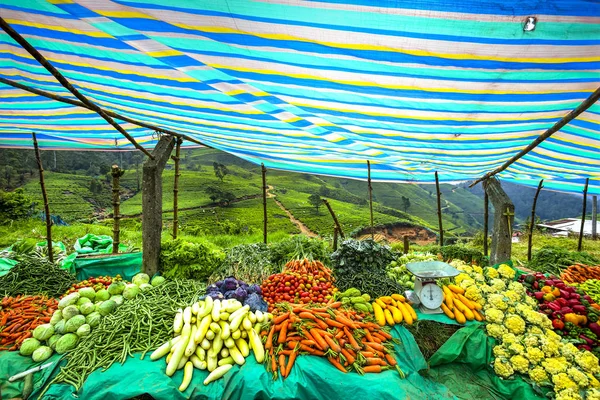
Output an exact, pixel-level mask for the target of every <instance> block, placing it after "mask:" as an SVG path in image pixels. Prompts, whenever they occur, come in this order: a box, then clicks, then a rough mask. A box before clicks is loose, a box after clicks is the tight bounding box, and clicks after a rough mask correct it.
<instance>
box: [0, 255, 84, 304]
mask: <svg viewBox="0 0 600 400" xmlns="http://www.w3.org/2000/svg"><path fill="white" fill-rule="evenodd" d="M75 282H76V279H75V276H74V275H71V274H70V273H69V272H68V271H67V270H64V269H62V268H60V267H58V266H56V265H54V264H53V263H51V262H49V261H48V260H45V259H42V258H37V257H31V256H24V257H23V258H22V259H20V261H19V263H18V264H17V265H15V266H14V267H12V268H11V269H10V271H8V273H7V274H6V275H4V276H1V277H0V288H2V290H1V291H0V297H4V296H16V295H19V294H25V295H36V294H46V295H47V296H50V297H60V296H62V295H63V294H64V293H65V292H66V291H67V290H68V289H69V288H70V287H71V285H72V284H73V283H75Z"/></svg>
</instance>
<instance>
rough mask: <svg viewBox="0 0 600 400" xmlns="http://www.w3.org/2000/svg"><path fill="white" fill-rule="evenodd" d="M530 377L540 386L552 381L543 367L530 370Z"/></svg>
mask: <svg viewBox="0 0 600 400" xmlns="http://www.w3.org/2000/svg"><path fill="white" fill-rule="evenodd" d="M529 377H530V378H531V380H532V381H534V382H535V383H537V384H538V385H540V386H541V385H544V384H546V383H548V382H549V381H550V379H549V378H548V374H547V373H546V371H545V370H544V368H542V367H535V368H532V369H530V370H529Z"/></svg>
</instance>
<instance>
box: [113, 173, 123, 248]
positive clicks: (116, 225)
mask: <svg viewBox="0 0 600 400" xmlns="http://www.w3.org/2000/svg"><path fill="white" fill-rule="evenodd" d="M124 173H125V171H123V170H122V169H120V168H119V166H118V165H116V164H115V165H113V166H112V168H111V171H110V174H111V175H112V205H113V249H112V253H113V254H119V244H120V243H121V239H120V238H121V227H120V221H121V211H120V206H121V199H120V197H119V179H120V178H121V177H122V176H123V174H124Z"/></svg>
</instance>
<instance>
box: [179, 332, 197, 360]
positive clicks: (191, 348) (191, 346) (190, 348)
mask: <svg viewBox="0 0 600 400" xmlns="http://www.w3.org/2000/svg"><path fill="white" fill-rule="evenodd" d="M197 330H198V327H197V326H196V325H192V332H191V333H190V340H188V344H187V346H186V348H185V353H183V354H184V355H185V356H186V357H190V356H191V355H192V354H194V352H195V351H196V346H197V344H196V341H195V340H194V338H195V337H196V331H197Z"/></svg>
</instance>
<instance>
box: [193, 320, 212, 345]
mask: <svg viewBox="0 0 600 400" xmlns="http://www.w3.org/2000/svg"><path fill="white" fill-rule="evenodd" d="M211 322H212V317H211V316H210V314H207V315H205V316H204V318H202V321H200V325H199V326H198V330H197V331H196V337H195V338H194V341H195V342H196V343H200V342H202V340H203V339H204V338H205V337H206V332H208V327H209V326H210V323H211Z"/></svg>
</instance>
